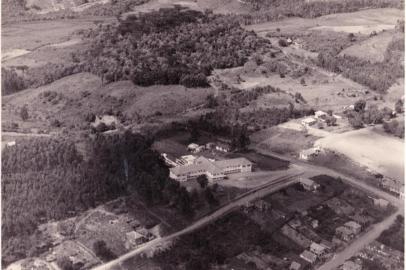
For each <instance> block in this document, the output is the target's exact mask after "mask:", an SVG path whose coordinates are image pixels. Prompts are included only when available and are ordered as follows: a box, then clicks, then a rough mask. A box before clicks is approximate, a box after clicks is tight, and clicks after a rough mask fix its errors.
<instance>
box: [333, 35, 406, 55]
mask: <svg viewBox="0 0 406 270" xmlns="http://www.w3.org/2000/svg"><path fill="white" fill-rule="evenodd" d="M399 36H400V35H399V33H393V32H392V31H385V32H382V33H380V34H379V35H377V36H373V37H371V38H369V39H367V40H365V41H362V42H360V43H358V44H355V45H353V46H351V47H348V48H346V49H344V50H343V51H342V52H341V53H340V54H339V55H340V56H343V55H347V56H354V57H358V58H361V59H365V60H368V61H371V62H382V61H383V60H384V57H385V52H386V49H387V48H388V45H389V44H390V42H391V41H392V40H393V39H394V38H400V37H399Z"/></svg>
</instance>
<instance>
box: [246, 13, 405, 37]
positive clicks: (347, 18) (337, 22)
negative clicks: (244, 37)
mask: <svg viewBox="0 0 406 270" xmlns="http://www.w3.org/2000/svg"><path fill="white" fill-rule="evenodd" d="M401 18H403V11H402V10H399V9H393V8H385V9H367V10H362V11H358V12H353V13H340V14H331V15H326V16H321V17H318V18H315V19H303V18H288V19H285V20H281V21H277V22H267V23H261V24H256V25H249V26H246V28H247V29H249V30H254V31H255V32H258V33H260V34H261V35H265V34H266V33H268V32H272V31H275V30H276V29H277V28H279V29H280V30H281V32H283V31H288V32H289V31H305V30H322V31H324V30H333V31H340V32H346V33H359V32H361V33H363V34H369V33H371V32H372V31H377V32H379V31H382V30H383V29H393V28H395V25H396V21H397V20H398V19H401Z"/></svg>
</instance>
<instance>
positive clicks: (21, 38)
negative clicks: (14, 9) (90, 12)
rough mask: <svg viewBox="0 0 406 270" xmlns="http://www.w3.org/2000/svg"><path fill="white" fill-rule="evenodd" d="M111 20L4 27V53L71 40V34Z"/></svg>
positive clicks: (84, 20)
mask: <svg viewBox="0 0 406 270" xmlns="http://www.w3.org/2000/svg"><path fill="white" fill-rule="evenodd" d="M101 20H104V21H112V19H110V18H92V19H72V20H55V21H38V22H37V21H34V22H29V23H18V24H7V25H4V26H2V33H1V36H2V42H1V45H2V52H3V53H4V52H7V51H9V50H13V49H26V50H30V51H31V50H34V49H36V48H38V47H41V46H44V45H48V44H53V43H60V42H64V41H67V40H69V37H70V36H71V34H72V33H73V32H75V31H78V30H81V29H88V28H90V27H94V26H95V23H94V22H95V21H101Z"/></svg>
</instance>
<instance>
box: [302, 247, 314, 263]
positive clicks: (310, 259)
mask: <svg viewBox="0 0 406 270" xmlns="http://www.w3.org/2000/svg"><path fill="white" fill-rule="evenodd" d="M300 257H301V258H302V259H304V260H306V261H308V262H310V263H314V262H315V261H316V260H317V256H316V254H314V253H313V252H311V251H308V250H305V251H303V252H302V254H300Z"/></svg>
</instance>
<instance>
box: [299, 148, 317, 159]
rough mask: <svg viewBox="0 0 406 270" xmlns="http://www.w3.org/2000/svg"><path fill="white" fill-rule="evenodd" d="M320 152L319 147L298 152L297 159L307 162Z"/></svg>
mask: <svg viewBox="0 0 406 270" xmlns="http://www.w3.org/2000/svg"><path fill="white" fill-rule="evenodd" d="M320 152H321V148H320V146H317V147H313V148H309V149H305V150H302V151H300V154H299V158H300V159H303V160H309V159H310V158H312V157H315V156H317V155H318V154H319V153H320Z"/></svg>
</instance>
